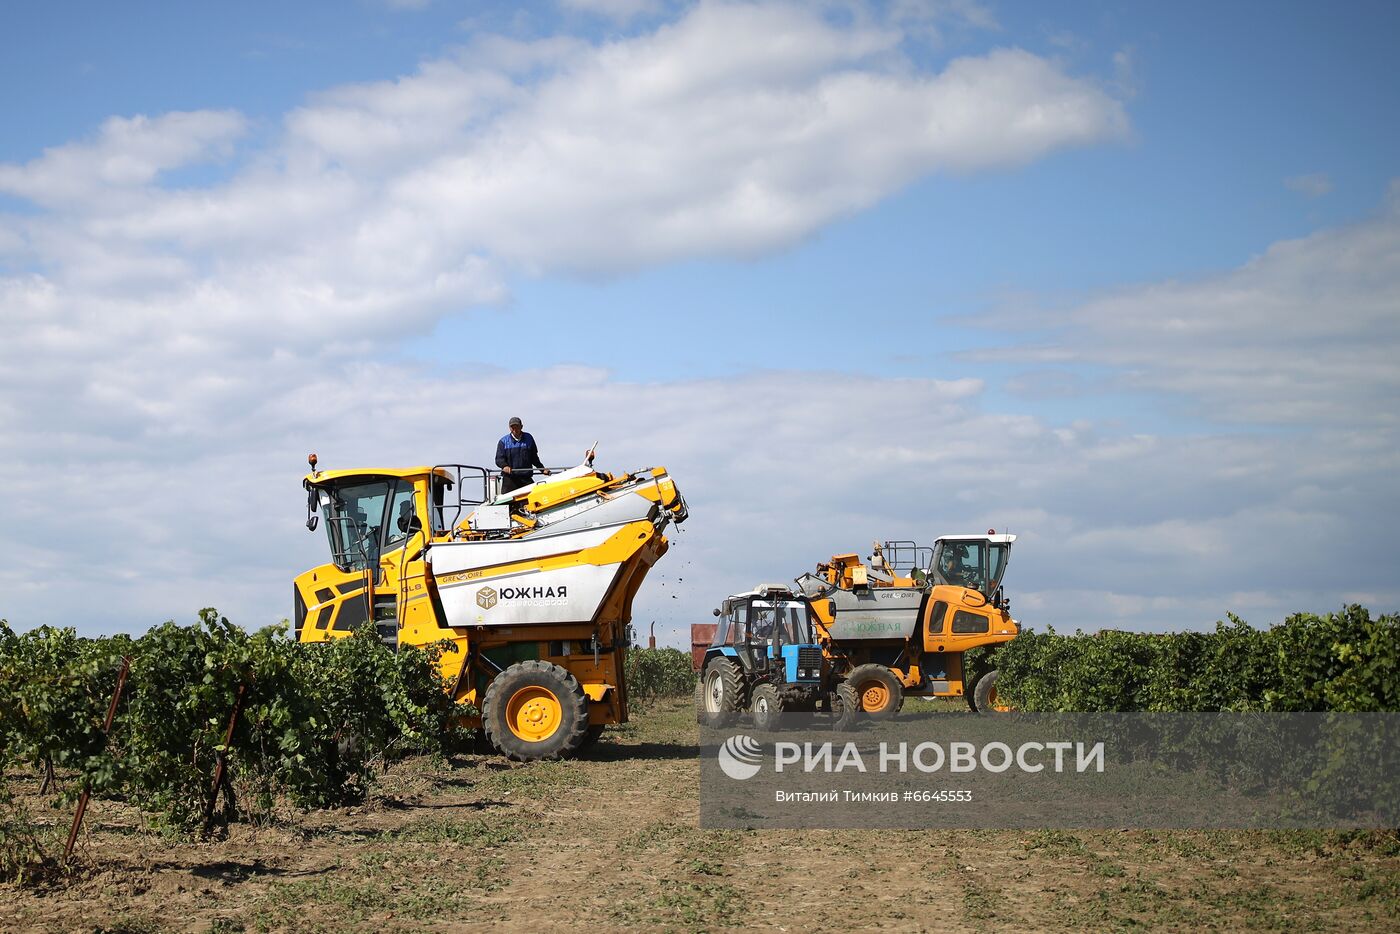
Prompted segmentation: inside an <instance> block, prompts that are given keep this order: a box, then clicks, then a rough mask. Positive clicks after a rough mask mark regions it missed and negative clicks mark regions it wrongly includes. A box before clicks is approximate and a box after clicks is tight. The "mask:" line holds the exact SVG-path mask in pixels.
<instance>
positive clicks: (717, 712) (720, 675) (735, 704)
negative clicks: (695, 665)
mask: <svg viewBox="0 0 1400 934" xmlns="http://www.w3.org/2000/svg"><path fill="white" fill-rule="evenodd" d="M700 687H701V691H700V693H699V694H698V695H697V700H698V701H699V706H698V708H697V709H696V715H697V717H698V719H699V720H700V724H701V725H702V726H708V727H726V726H729V725H730V724H731V723H733V722H734V721H735V720H737V719H739V712H740V711H742V710H743V709H744V676H743V673H742V672H741V671H740V670H739V666H738V665H737V664H735V663H734V662H732V661H730V660H729V659H727V658H716V659H715V660H714V661H712V662H710V663H709V664H708V665H706V666H705V674H704V677H703V678H702V679H701V681H700Z"/></svg>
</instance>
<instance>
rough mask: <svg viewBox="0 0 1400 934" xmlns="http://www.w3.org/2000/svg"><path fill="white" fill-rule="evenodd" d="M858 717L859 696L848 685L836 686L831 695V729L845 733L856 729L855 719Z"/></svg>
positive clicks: (843, 683) (844, 683)
mask: <svg viewBox="0 0 1400 934" xmlns="http://www.w3.org/2000/svg"><path fill="white" fill-rule="evenodd" d="M859 716H860V696H859V695H858V694H856V689H855V688H853V687H851V686H850V684H848V683H846V682H842V683H841V684H838V685H836V691H835V692H834V693H833V694H832V695H831V728H832V729H833V730H836V731H837V732H838V733H845V732H848V731H850V730H854V729H855V728H856V718H857V717H859Z"/></svg>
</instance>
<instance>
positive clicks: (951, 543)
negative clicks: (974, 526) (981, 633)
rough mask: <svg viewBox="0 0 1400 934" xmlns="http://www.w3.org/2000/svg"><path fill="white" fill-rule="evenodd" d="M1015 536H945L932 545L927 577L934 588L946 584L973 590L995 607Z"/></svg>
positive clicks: (994, 534)
mask: <svg viewBox="0 0 1400 934" xmlns="http://www.w3.org/2000/svg"><path fill="white" fill-rule="evenodd" d="M1014 541H1016V536H1014V535H997V534H996V533H994V532H988V533H987V534H986V535H944V536H941V537H939V538H938V539H937V540H936V541H934V543H933V562H932V564H930V565H929V576H930V577H931V578H932V580H933V582H934V584H935V585H937V584H946V585H951V586H953V587H966V588H967V589H969V590H975V591H977V592H978V593H980V594H981V595H982V596H983V597H985V598H986V599H987V600H988V601H989V602H991V603H993V604H996V605H998V606H1000V605H1002V604H1003V603H1004V602H1005V601H1004V600H1003V599H1002V598H1001V597H1000V595H999V591H1000V588H1001V579H1002V577H1004V576H1005V574H1006V565H1007V562H1008V561H1009V560H1010V558H1011V543H1012V542H1014Z"/></svg>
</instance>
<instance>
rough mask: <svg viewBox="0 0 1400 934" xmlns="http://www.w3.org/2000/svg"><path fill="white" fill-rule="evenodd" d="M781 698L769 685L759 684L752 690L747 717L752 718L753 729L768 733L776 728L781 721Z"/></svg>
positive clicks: (775, 689) (776, 690)
mask: <svg viewBox="0 0 1400 934" xmlns="http://www.w3.org/2000/svg"><path fill="white" fill-rule="evenodd" d="M782 713H783V698H782V695H780V694H779V693H778V689H777V688H775V687H773V685H771V684H760V685H759V686H758V687H756V688H754V689H753V696H752V698H751V700H750V701H749V715H750V716H752V717H753V728H754V729H755V730H759V731H760V732H764V733H768V732H771V731H773V730H776V729H777V728H778V724H779V722H780V721H781V719H782Z"/></svg>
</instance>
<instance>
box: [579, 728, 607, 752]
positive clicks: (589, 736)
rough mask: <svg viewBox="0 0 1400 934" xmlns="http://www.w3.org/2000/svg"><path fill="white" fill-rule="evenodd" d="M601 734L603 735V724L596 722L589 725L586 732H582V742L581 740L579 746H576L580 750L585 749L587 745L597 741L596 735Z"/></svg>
mask: <svg viewBox="0 0 1400 934" xmlns="http://www.w3.org/2000/svg"><path fill="white" fill-rule="evenodd" d="M602 735H603V724H601V723H598V724H594V725H592V726H590V727H589V728H588V730H587V732H585V733H584V734H583V742H582V743H579V747H578V748H579V749H581V750H582V749H587V748H588V747H589V746H592V745H593V744H594V743H596V742H598V737H600V736H602Z"/></svg>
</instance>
